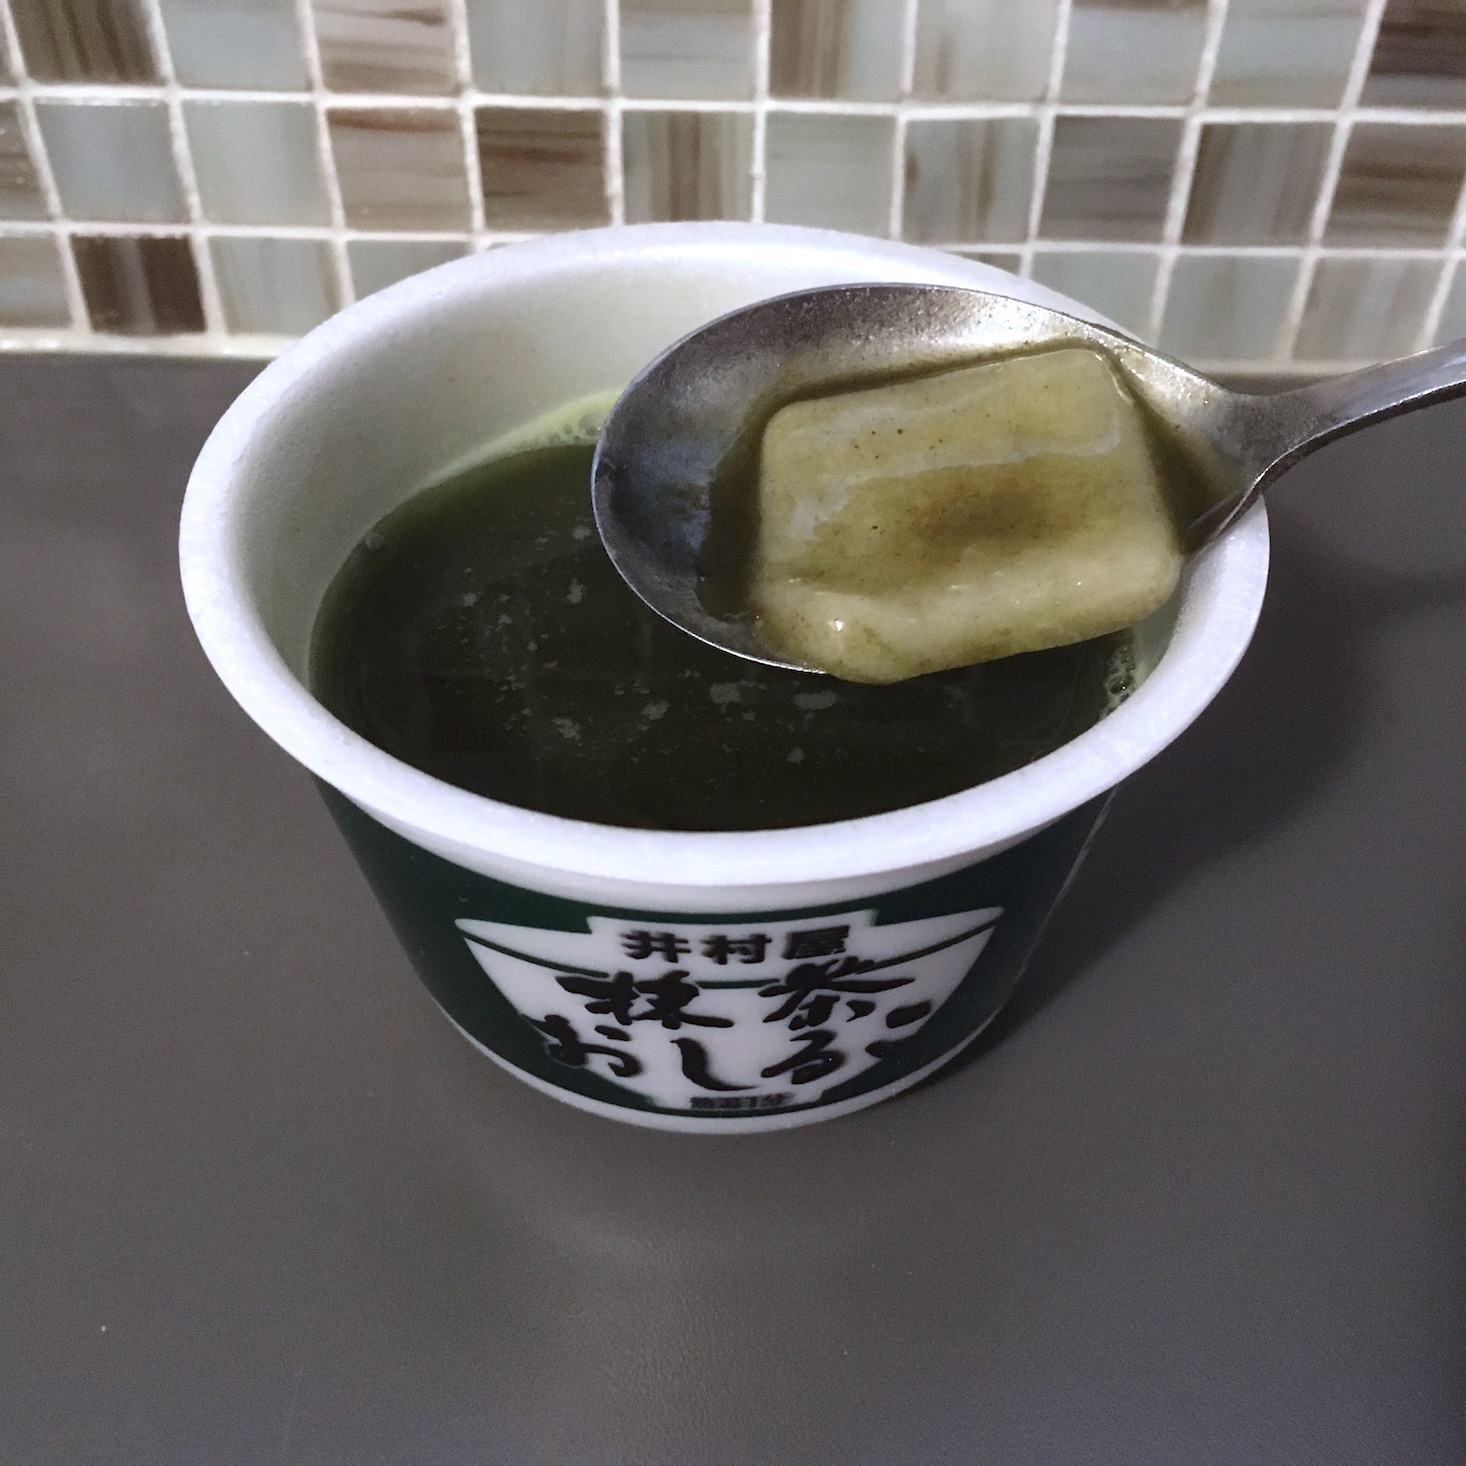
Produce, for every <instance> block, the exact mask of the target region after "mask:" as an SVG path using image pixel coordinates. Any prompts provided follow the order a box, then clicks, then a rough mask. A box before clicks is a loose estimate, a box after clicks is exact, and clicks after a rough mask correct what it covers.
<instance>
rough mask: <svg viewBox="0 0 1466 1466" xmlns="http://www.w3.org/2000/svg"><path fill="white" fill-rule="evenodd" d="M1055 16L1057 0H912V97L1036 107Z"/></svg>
mask: <svg viewBox="0 0 1466 1466" xmlns="http://www.w3.org/2000/svg"><path fill="white" fill-rule="evenodd" d="M892 8H895V7H894V6H893V7H892ZM1058 11H1059V4H1058V0H1023V3H1022V4H1015V3H1014V0H920V5H919V8H918V10H917V12H916V70H915V73H914V76H913V79H912V94H913V95H914V96H916V97H918V98H920V99H922V100H923V101H935V102H945V101H951V102H984V101H992V102H1032V101H1037V100H1038V99H1039V98H1040V97H1042V96H1043V95H1044V92H1045V91H1046V90H1047V89H1048V84H1049V62H1050V59H1051V57H1052V55H1053V50H1054V27H1055V25H1056V23H1057V16H1058Z"/></svg>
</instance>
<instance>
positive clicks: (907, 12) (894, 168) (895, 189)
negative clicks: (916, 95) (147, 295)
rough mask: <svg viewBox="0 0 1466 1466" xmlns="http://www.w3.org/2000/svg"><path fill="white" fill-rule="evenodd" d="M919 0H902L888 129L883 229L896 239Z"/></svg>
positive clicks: (903, 186) (900, 226)
mask: <svg viewBox="0 0 1466 1466" xmlns="http://www.w3.org/2000/svg"><path fill="white" fill-rule="evenodd" d="M918 3H919V0H904V9H903V10H902V12H901V60H900V75H899V78H898V80H897V83H896V94H897V96H898V97H899V98H900V100H899V101H898V102H897V104H896V125H895V126H894V127H893V128H892V129H891V211H890V215H889V217H888V218H887V221H886V233H887V234H889V235H890V237H891V238H892V239H900V238H901V235H902V232H903V227H904V223H905V215H906V123H907V119H908V118H909V117H910V115H911V114H910V110H909V108H908V107H907V105H906V103H907V99H908V98H909V97H910V96H911V88H912V85H913V83H914V81H915V79H916V22H917V5H918Z"/></svg>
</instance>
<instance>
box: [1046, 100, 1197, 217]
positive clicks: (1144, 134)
mask: <svg viewBox="0 0 1466 1466" xmlns="http://www.w3.org/2000/svg"><path fill="white" fill-rule="evenodd" d="M1180 141H1181V124H1180V123H1179V122H1173V121H1170V120H1169V119H1166V118H1157V117H1060V118H1059V119H1058V120H1057V121H1056V122H1055V123H1054V147H1053V152H1052V154H1051V156H1050V160H1049V179H1048V188H1047V190H1046V192H1045V195H1044V209H1043V223H1042V224H1041V226H1040V229H1039V232H1040V233H1041V234H1043V235H1044V236H1045V237H1046V238H1049V239H1121V240H1131V239H1135V240H1140V239H1159V238H1160V237H1161V231H1162V229H1163V228H1164V226H1165V222H1166V204H1167V201H1168V199H1169V196H1170V192H1171V173H1172V171H1173V169H1174V168H1175V163H1176V149H1177V147H1178V146H1179V144H1180Z"/></svg>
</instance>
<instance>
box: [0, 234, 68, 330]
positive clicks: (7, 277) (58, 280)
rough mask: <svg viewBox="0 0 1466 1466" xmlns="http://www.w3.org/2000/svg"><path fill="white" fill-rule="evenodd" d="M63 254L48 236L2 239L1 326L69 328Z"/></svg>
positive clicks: (0, 259)
mask: <svg viewBox="0 0 1466 1466" xmlns="http://www.w3.org/2000/svg"><path fill="white" fill-rule="evenodd" d="M70 324H71V312H70V311H69V310H68V309H67V307H66V286H65V284H64V283H63V281H62V277H61V254H60V251H59V250H58V249H57V247H56V241H55V240H54V239H51V238H50V237H48V236H37V235H19V236H11V237H10V238H5V237H3V236H0V326H31V327H43V326H69V325H70Z"/></svg>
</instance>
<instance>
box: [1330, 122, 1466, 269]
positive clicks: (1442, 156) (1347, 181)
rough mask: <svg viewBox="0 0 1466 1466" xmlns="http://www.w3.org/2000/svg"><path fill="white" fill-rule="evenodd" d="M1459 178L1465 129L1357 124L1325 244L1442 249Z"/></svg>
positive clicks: (1465, 168)
mask: <svg viewBox="0 0 1466 1466" xmlns="http://www.w3.org/2000/svg"><path fill="white" fill-rule="evenodd" d="M1463 178H1466V127H1412V126H1409V125H1408V124H1403V125H1402V124H1391V123H1388V122H1369V123H1360V124H1358V125H1357V126H1356V127H1355V128H1354V130H1353V132H1351V133H1350V135H1349V145H1348V147H1347V149H1346V150H1345V152H1344V165H1343V169H1342V171H1341V172H1340V174H1339V186H1338V188H1337V189H1336V190H1335V192H1334V201H1333V206H1332V208H1331V210H1330V212H1329V222H1328V228H1327V230H1326V231H1325V234H1324V238H1325V240H1327V242H1328V243H1330V244H1386V245H1388V244H1404V245H1412V244H1413V245H1435V244H1444V243H1445V238H1446V230H1447V228H1448V227H1449V225H1450V222H1451V215H1452V214H1453V213H1454V212H1455V208H1456V200H1457V197H1458V196H1459V194H1460V192H1461V182H1462V179H1463Z"/></svg>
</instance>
